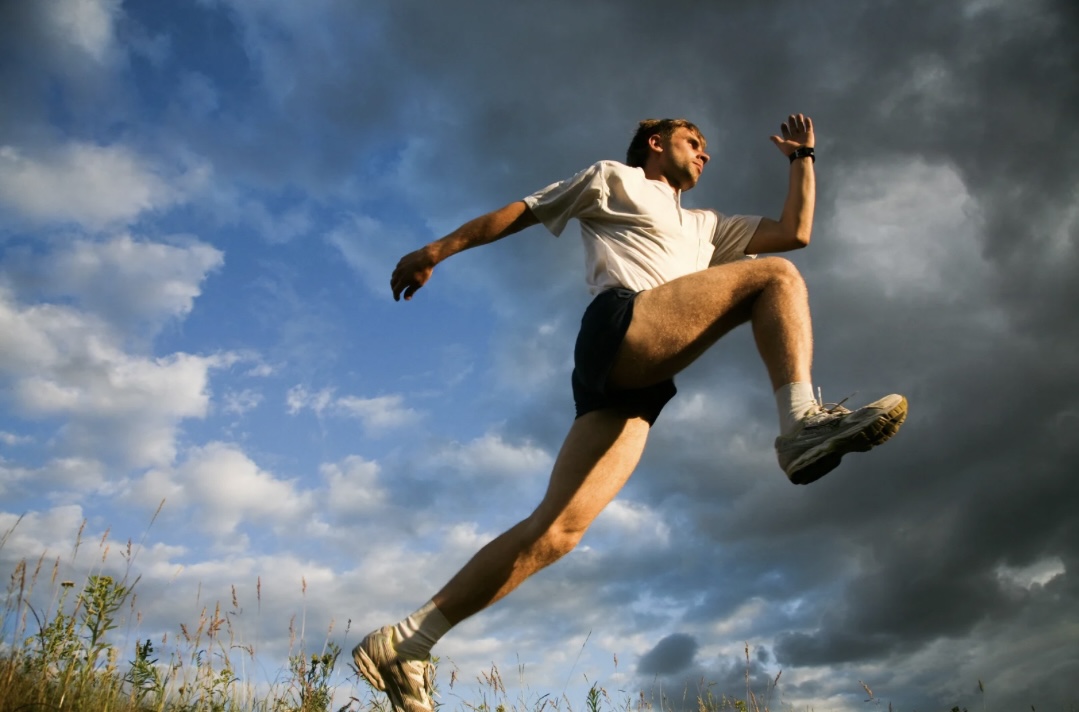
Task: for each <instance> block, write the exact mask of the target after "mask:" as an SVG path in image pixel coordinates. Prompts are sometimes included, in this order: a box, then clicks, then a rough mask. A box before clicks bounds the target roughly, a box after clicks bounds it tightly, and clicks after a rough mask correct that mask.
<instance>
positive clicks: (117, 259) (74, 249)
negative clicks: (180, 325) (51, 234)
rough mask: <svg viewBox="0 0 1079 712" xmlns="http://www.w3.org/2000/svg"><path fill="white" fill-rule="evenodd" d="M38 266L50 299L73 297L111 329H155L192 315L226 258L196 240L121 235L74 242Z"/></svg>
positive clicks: (216, 250)
mask: <svg viewBox="0 0 1079 712" xmlns="http://www.w3.org/2000/svg"><path fill="white" fill-rule="evenodd" d="M42 262H43V264H42V265H41V267H40V268H39V269H40V270H41V271H42V272H43V277H44V279H43V282H44V283H45V285H46V287H45V288H44V290H43V291H46V292H47V293H48V294H49V296H53V295H56V296H68V295H74V296H76V297H78V299H79V303H80V306H81V307H83V308H84V309H87V310H89V311H93V312H95V313H97V314H100V315H101V316H102V317H104V318H105V319H107V320H108V321H109V322H111V323H113V324H123V325H127V324H129V323H130V322H135V321H146V322H150V323H152V324H154V325H155V326H156V325H158V324H160V323H161V322H163V321H164V320H165V319H168V318H171V317H182V316H186V315H187V314H189V313H190V312H191V309H192V308H193V306H194V302H195V297H197V296H199V294H201V293H202V288H201V283H202V281H203V280H205V279H206V277H207V275H208V274H209V273H210V272H211V271H214V270H217V269H219V268H220V267H221V266H222V265H223V264H224V253H222V252H221V251H220V250H218V249H216V248H214V247H212V246H210V245H207V244H205V243H203V242H198V241H195V240H187V241H186V244H175V245H170V244H164V243H160V242H148V241H141V240H135V239H133V238H132V237H131V236H130V235H119V236H117V237H114V238H112V239H110V240H107V241H104V242H96V241H91V240H77V241H75V242H74V243H72V244H71V245H70V246H68V247H67V248H65V249H63V250H60V251H58V252H57V253H56V254H55V255H54V256H52V257H51V258H49V259H47V260H43V261H42Z"/></svg>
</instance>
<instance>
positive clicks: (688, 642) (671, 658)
mask: <svg viewBox="0 0 1079 712" xmlns="http://www.w3.org/2000/svg"><path fill="white" fill-rule="evenodd" d="M699 647H700V646H699V645H698V644H697V640H696V639H695V638H694V637H693V636H692V635H687V634H685V633H672V634H671V635H668V636H667V637H666V638H664V639H663V640H661V641H659V642H658V643H656V645H655V647H653V648H652V649H651V650H649V651H648V652H647V653H645V654H644V655H642V656H641V659H640V661H639V662H638V663H637V672H638V673H641V674H642V675H674V674H676V673H679V672H682V671H683V670H685V669H686V668H687V667H689V666H690V665H692V664H693V657H694V656H695V655H696V654H697V648H699Z"/></svg>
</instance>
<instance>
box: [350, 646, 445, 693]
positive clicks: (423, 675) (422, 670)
mask: <svg viewBox="0 0 1079 712" xmlns="http://www.w3.org/2000/svg"><path fill="white" fill-rule="evenodd" d="M393 638H394V630H393V626H386V627H385V628H379V629H378V630H376V631H374V632H373V633H371V634H369V635H368V636H367V637H366V638H364V639H363V640H362V641H361V642H360V644H359V645H357V646H356V647H355V648H354V649H353V651H352V659H353V660H354V661H355V662H356V667H357V668H358V669H359V671H360V674H361V675H363V676H364V678H365V679H366V680H367V682H369V683H370V684H371V687H373V688H375V689H376V690H378V691H380V692H385V693H386V695H387V696H388V697H389V698H390V704H391V705H392V706H393V709H394V712H433V710H434V703H433V702H432V701H431V693H432V691H433V690H434V673H435V671H434V666H432V665H431V663H430V662H429V661H427V660H399V659H398V658H397V650H396V649H395V648H394V641H393Z"/></svg>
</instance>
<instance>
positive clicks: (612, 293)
mask: <svg viewBox="0 0 1079 712" xmlns="http://www.w3.org/2000/svg"><path fill="white" fill-rule="evenodd" d="M636 298H637V292H634V291H633V290H630V289H621V288H614V289H608V290H607V291H605V292H601V293H600V294H597V295H596V298H595V299H593V300H592V303H591V304H589V305H588V308H587V309H585V312H584V316H583V317H581V331H580V333H578V334H577V345H576V346H575V347H574V349H573V402H574V403H575V404H576V406H577V417H578V418H580V417H581V416H582V415H584V414H585V413H591V412H592V411H594V410H602V409H604V408H615V409H618V410H619V411H621V412H622V413H625V414H626V415H629V416H640V417H641V418H644V419H645V420H647V421H648V423H649V424H650V425H654V424H655V422H656V418H658V417H659V412H660V411H661V410H663V406H665V405H666V404H667V401H669V400H670V399H671V398H673V397H674V394H675V393H676V392H677V389H676V388H675V387H674V381H673V380H672V379H668V380H666V381H663V382H661V383H656V384H655V385H651V386H647V387H646V388H634V389H612V388H608V386H607V377H608V376H609V375H610V373H611V369H612V368H613V367H614V360H615V357H616V356H617V355H618V348H619V347H620V346H621V345H622V339H624V338H625V336H626V331H628V330H629V322H630V321H631V320H632V319H633V302H634V300H636Z"/></svg>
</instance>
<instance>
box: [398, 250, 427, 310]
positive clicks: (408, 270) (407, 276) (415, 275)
mask: <svg viewBox="0 0 1079 712" xmlns="http://www.w3.org/2000/svg"><path fill="white" fill-rule="evenodd" d="M409 257H411V255H405V256H404V257H402V258H401V261H400V262H398V263H397V267H396V268H395V269H394V270H393V275H392V276H391V277H390V289H391V290H393V300H394V301H395V302H399V301H401V297H402V296H403V297H404V298H405V301H406V302H407V301H408V300H410V299H412V295H413V294H415V293H416V291H417V290H418V289H419V288H420V287H422V286H423V285H425V284H427V280H428V279H430V278H431V271H432V269H431V268H430V267H417V266H416V265H415V263H414V262H410V261H409Z"/></svg>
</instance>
